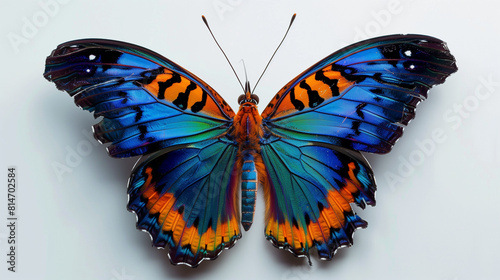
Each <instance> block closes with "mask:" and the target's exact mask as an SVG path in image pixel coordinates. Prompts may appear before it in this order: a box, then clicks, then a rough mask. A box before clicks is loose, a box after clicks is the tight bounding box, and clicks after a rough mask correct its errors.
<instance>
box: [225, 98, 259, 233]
mask: <svg viewBox="0 0 500 280" xmlns="http://www.w3.org/2000/svg"><path fill="white" fill-rule="evenodd" d="M245 95H246V96H247V99H246V100H242V102H241V103H242V104H241V105H240V109H239V111H238V113H237V114H236V116H235V118H234V122H233V127H232V129H230V131H232V137H234V139H236V142H237V143H238V156H237V166H241V174H240V176H239V177H240V178H241V219H242V220H241V224H242V225H243V228H244V229H245V230H249V229H250V226H251V225H252V222H253V215H254V211H255V201H256V198H257V189H258V185H259V181H260V182H263V181H264V180H265V174H266V173H265V167H264V164H263V162H262V157H261V156H260V142H261V138H262V136H263V132H262V118H261V116H260V114H259V112H258V110H257V102H256V100H255V99H252V98H251V94H250V91H249V90H248V91H247V92H246V93H245Z"/></svg>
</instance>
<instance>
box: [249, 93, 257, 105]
mask: <svg viewBox="0 0 500 280" xmlns="http://www.w3.org/2000/svg"><path fill="white" fill-rule="evenodd" d="M250 96H251V97H252V100H255V104H259V97H258V96H257V95H256V94H252V95H250Z"/></svg>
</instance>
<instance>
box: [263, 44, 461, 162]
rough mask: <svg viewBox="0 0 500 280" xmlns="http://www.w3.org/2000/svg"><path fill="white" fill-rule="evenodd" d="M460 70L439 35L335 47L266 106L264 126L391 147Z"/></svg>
mask: <svg viewBox="0 0 500 280" xmlns="http://www.w3.org/2000/svg"><path fill="white" fill-rule="evenodd" d="M456 70H457V67H456V65H455V59H454V57H453V56H452V55H451V54H450V52H449V50H448V48H447V47H446V44H445V43H444V42H442V41H441V40H439V39H436V38H433V37H429V36H423V35H391V36H383V37H379V38H374V39H369V40H366V41H362V42H359V43H356V44H353V45H351V46H348V47H346V48H344V49H342V50H340V51H337V52H335V53H333V54H331V55H330V56H328V57H326V58H325V59H323V60H321V61H320V62H318V63H317V64H315V65H313V66H312V67H311V68H309V69H308V70H306V71H304V72H303V73H302V74H300V75H299V76H298V77H297V78H295V79H293V80H292V81H291V82H289V83H288V84H287V85H286V86H285V87H283V89H282V90H280V91H279V92H278V94H276V96H275V98H274V99H273V101H271V102H270V103H269V105H268V106H267V107H266V109H265V110H264V111H263V113H262V118H263V125H264V127H266V128H267V129H268V130H269V131H270V132H271V133H273V134H274V135H278V136H281V137H286V138H291V139H297V140H305V141H317V142H323V143H329V144H333V145H336V146H342V147H345V148H350V149H354V150H359V151H365V152H373V153H387V152H389V151H390V150H391V148H392V146H393V145H394V143H395V142H396V140H397V139H399V137H401V135H402V132H403V128H404V127H405V126H406V125H407V124H408V122H409V121H410V120H411V119H413V118H414V116H415V107H416V105H417V104H418V103H419V102H420V101H422V100H423V99H425V98H426V97H427V91H428V90H429V88H431V87H432V86H433V85H436V84H440V83H443V82H444V80H445V79H446V77H448V76H449V75H450V74H452V73H454V72H455V71H456Z"/></svg>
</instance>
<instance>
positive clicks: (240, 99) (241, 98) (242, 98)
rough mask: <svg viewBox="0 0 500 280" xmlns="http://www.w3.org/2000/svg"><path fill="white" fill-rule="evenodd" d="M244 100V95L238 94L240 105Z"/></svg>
mask: <svg viewBox="0 0 500 280" xmlns="http://www.w3.org/2000/svg"><path fill="white" fill-rule="evenodd" d="M244 101H245V95H244V94H242V95H240V97H238V104H240V105H241V104H243V102H244Z"/></svg>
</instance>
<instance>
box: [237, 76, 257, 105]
mask: <svg viewBox="0 0 500 280" xmlns="http://www.w3.org/2000/svg"><path fill="white" fill-rule="evenodd" d="M245 103H252V104H254V105H257V104H259V97H258V96H257V95H256V94H253V93H252V91H251V88H250V82H248V81H247V82H246V83H245V94H242V95H240V97H238V104H240V105H243V104H245ZM248 105H250V104H248Z"/></svg>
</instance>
